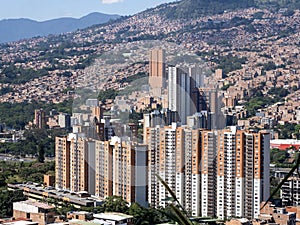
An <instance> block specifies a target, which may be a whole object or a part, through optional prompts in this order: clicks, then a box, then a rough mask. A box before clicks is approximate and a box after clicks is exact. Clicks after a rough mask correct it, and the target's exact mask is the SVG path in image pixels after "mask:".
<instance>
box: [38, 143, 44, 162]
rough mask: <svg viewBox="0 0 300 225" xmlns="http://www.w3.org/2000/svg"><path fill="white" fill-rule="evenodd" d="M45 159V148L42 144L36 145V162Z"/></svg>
mask: <svg viewBox="0 0 300 225" xmlns="http://www.w3.org/2000/svg"><path fill="white" fill-rule="evenodd" d="M44 161H45V149H44V146H43V145H41V144H39V146H38V162H40V163H44Z"/></svg>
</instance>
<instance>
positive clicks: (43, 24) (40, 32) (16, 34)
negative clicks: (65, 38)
mask: <svg viewBox="0 0 300 225" xmlns="http://www.w3.org/2000/svg"><path fill="white" fill-rule="evenodd" d="M118 18H120V16H119V15H117V14H112V15H109V14H104V13H98V12H94V13H90V14H88V15H86V16H83V17H81V18H79V19H76V18H72V17H62V18H56V19H51V20H46V21H35V20H32V19H27V18H20V19H3V20H0V34H1V35H0V43H5V42H12V41H18V40H21V39H27V38H32V37H36V36H47V35H50V34H54V35H55V34H61V33H68V32H72V31H76V30H78V29H83V28H87V27H90V26H92V25H96V24H103V23H106V22H108V21H110V20H114V19H118Z"/></svg>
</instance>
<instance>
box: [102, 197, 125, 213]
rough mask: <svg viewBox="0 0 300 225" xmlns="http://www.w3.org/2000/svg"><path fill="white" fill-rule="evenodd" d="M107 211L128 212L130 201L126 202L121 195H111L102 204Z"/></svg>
mask: <svg viewBox="0 0 300 225" xmlns="http://www.w3.org/2000/svg"><path fill="white" fill-rule="evenodd" d="M101 208H102V209H103V211H105V212H120V213H127V211H128V209H129V207H128V202H126V201H125V200H124V199H123V198H122V197H121V196H110V197H107V198H106V199H105V200H104V203H103V205H102V206H101Z"/></svg>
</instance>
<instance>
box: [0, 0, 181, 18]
mask: <svg viewBox="0 0 300 225" xmlns="http://www.w3.org/2000/svg"><path fill="white" fill-rule="evenodd" d="M173 1H175V0H0V20H1V19H11V18H29V19H34V20H38V21H44V20H48V19H54V18H60V17H74V18H80V17H82V16H85V15H87V14H89V13H91V12H101V13H107V14H119V15H133V14H135V13H137V12H141V11H143V10H145V9H147V8H152V7H155V6H157V5H159V4H162V3H167V2H173Z"/></svg>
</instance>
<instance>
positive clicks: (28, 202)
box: [14, 200, 54, 222]
mask: <svg viewBox="0 0 300 225" xmlns="http://www.w3.org/2000/svg"><path fill="white" fill-rule="evenodd" d="M15 204H16V205H17V204H20V205H21V204H23V205H29V206H34V207H37V208H40V209H54V206H51V205H48V204H46V203H43V202H37V201H32V200H26V201H23V202H15V203H14V205H15ZM17 222H19V221H17Z"/></svg>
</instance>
